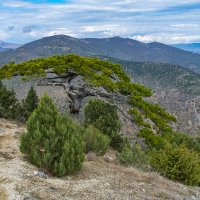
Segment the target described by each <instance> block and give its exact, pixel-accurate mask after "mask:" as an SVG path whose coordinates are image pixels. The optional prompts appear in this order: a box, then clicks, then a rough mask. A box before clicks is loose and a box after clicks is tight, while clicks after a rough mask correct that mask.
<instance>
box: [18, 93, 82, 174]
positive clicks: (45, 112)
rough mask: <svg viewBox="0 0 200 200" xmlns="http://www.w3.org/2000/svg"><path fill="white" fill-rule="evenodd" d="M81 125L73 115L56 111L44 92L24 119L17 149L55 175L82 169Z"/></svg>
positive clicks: (35, 163)
mask: <svg viewBox="0 0 200 200" xmlns="http://www.w3.org/2000/svg"><path fill="white" fill-rule="evenodd" d="M82 134H83V129H82V128H81V127H80V126H79V125H78V124H77V123H76V122H75V121H73V120H72V119H70V118H69V117H66V116H62V115H61V114H59V113H58V110H57V108H56V107H55V105H54V103H53V102H52V100H51V99H50V98H49V97H48V96H47V95H45V96H44V97H43V98H42V99H41V101H40V103H39V105H38V108H37V109H35V110H34V112H33V113H32V114H31V116H30V118H29V120H28V122H27V133H25V134H23V135H22V137H21V142H20V150H21V152H22V153H26V154H27V155H28V156H29V159H30V161H31V162H32V163H33V164H34V165H36V166H37V167H42V168H45V169H47V170H49V171H50V172H52V173H53V174H55V175H56V176H59V177H61V176H64V175H67V174H71V173H74V172H76V171H78V170H80V169H81V167H82V163H83V161H84V143H83V139H82Z"/></svg>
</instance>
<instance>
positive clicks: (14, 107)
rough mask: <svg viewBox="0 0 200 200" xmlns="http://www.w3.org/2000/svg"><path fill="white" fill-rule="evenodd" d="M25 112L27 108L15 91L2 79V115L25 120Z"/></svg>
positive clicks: (0, 105) (0, 87) (0, 102)
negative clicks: (9, 88)
mask: <svg viewBox="0 0 200 200" xmlns="http://www.w3.org/2000/svg"><path fill="white" fill-rule="evenodd" d="M24 114H25V110H24V109H23V107H22V105H21V103H20V102H19V101H18V100H17V98H16V96H15V92H14V91H13V90H8V89H7V88H6V86H5V85H3V83H2V82H1V81H0V117H2V118H6V119H15V120H20V121H23V120H24Z"/></svg>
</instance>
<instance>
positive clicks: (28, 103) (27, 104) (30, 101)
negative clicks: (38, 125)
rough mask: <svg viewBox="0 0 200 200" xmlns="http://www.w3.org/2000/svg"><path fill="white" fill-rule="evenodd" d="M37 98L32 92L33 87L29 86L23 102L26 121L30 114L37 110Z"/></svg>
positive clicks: (33, 91) (34, 92)
mask: <svg viewBox="0 0 200 200" xmlns="http://www.w3.org/2000/svg"><path fill="white" fill-rule="evenodd" d="M38 101H39V100H38V96H37V93H36V91H35V90H34V87H33V86H31V88H30V90H29V92H28V95H27V97H26V99H25V101H24V108H25V110H26V119H28V118H29V117H30V115H31V113H32V112H33V111H34V110H35V108H37V106H38Z"/></svg>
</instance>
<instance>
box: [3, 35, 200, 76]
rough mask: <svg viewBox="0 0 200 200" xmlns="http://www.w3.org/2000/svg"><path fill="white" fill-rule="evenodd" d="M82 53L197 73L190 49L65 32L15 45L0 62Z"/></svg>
mask: <svg viewBox="0 0 200 200" xmlns="http://www.w3.org/2000/svg"><path fill="white" fill-rule="evenodd" d="M71 53H75V54H79V55H83V56H109V57H112V58H116V59H120V60H126V61H134V62H135V61H137V62H141V61H142V62H154V63H171V64H178V65H181V66H183V67H185V68H187V69H190V70H193V71H195V72H199V73H200V54H197V53H192V52H188V51H184V50H181V49H178V48H176V47H172V46H168V45H165V44H162V43H158V42H153V43H148V44H146V43H142V42H139V41H136V40H132V39H129V38H121V37H112V38H102V39H96V38H87V39H77V38H73V37H69V36H65V35H56V36H51V37H45V38H42V39H39V40H36V41H33V42H30V43H28V44H25V45H23V46H20V47H19V48H17V49H14V50H9V51H6V52H1V53H0V65H3V64H6V63H8V62H11V61H15V62H21V61H25V60H29V59H33V58H38V57H48V56H52V55H55V54H71Z"/></svg>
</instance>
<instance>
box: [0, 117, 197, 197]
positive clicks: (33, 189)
mask: <svg viewBox="0 0 200 200" xmlns="http://www.w3.org/2000/svg"><path fill="white" fill-rule="evenodd" d="M24 129H25V128H24V125H23V124H17V123H15V122H10V121H5V120H3V119H0V199H1V200H22V199H24V200H25V199H30V200H38V199H40V200H42V199H49V200H57V199H60V200H75V199H76V200H79V199H80V200H90V199H91V200H93V199H96V200H111V199H113V200H114V199H115V200H124V199H127V200H129V199H130V200H132V199H134V200H141V199H146V200H157V199H159V200H167V199H169V200H173V199H174V200H183V199H187V200H192V199H193V200H198V199H200V189H199V188H198V187H196V188H194V187H188V186H184V185H182V184H179V183H174V182H172V181H169V180H166V179H164V178H162V177H160V176H159V175H158V174H156V173H144V172H142V171H139V170H137V169H135V168H125V167H122V166H120V165H119V164H118V162H117V161H116V160H115V156H114V152H113V151H110V152H108V154H107V155H106V156H109V157H110V158H112V161H111V160H110V162H109V163H108V162H106V161H105V160H104V158H101V157H93V159H92V161H89V160H88V161H85V163H84V166H83V169H82V170H81V171H80V172H79V173H78V174H76V175H74V176H69V177H64V178H54V177H52V176H51V175H50V174H43V173H41V171H40V169H37V168H36V167H34V166H32V165H31V164H29V163H28V162H27V160H26V158H25V157H24V156H23V155H22V154H21V153H20V152H19V137H20V133H21V132H22V131H23V130H24ZM88 158H89V157H88Z"/></svg>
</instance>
